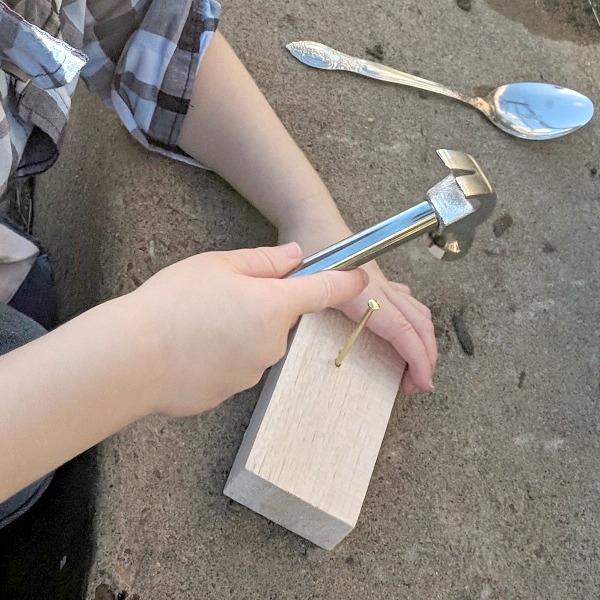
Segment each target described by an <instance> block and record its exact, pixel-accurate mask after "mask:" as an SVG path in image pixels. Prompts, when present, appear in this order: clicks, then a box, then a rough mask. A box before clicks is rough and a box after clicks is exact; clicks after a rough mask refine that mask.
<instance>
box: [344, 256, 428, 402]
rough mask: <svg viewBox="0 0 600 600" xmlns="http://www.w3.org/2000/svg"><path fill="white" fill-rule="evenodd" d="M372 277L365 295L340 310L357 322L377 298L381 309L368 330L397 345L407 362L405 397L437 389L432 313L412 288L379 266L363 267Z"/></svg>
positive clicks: (372, 264) (367, 265) (372, 319)
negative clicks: (394, 279)
mask: <svg viewBox="0 0 600 600" xmlns="http://www.w3.org/2000/svg"><path fill="white" fill-rule="evenodd" d="M362 268H363V269H364V270H365V271H366V272H367V273H368V274H369V285H368V286H367V287H366V288H365V289H364V290H363V292H362V293H361V294H360V295H359V296H357V297H356V298H353V299H352V300H350V301H348V302H346V303H345V304H343V305H342V306H340V307H339V308H340V309H341V310H343V311H344V313H345V314H346V315H347V316H348V317H350V318H351V319H353V320H355V321H357V320H359V319H360V318H361V316H362V315H363V314H364V312H365V310H366V308H367V302H368V300H369V299H370V298H374V299H375V300H377V302H379V306H380V309H379V310H378V311H376V312H375V313H373V315H372V316H371V318H370V319H369V321H368V324H367V327H368V328H369V329H371V330H372V331H374V332H375V333H376V334H377V335H379V336H381V337H382V338H384V339H386V340H387V341H388V342H390V343H391V344H392V346H394V348H395V349H396V351H397V352H398V354H399V355H400V356H401V357H402V359H403V360H404V361H405V362H406V363H407V368H406V371H405V372H404V376H403V377H402V383H401V388H402V391H403V392H404V393H405V394H409V395H410V394H412V393H414V392H416V391H417V390H423V391H429V390H431V389H433V385H432V376H433V371H434V369H435V364H436V362H437V356H438V354H437V342H436V339H435V333H434V329H433V323H432V321H431V311H430V310H429V309H428V308H427V307H426V306H425V305H424V304H421V303H420V302H419V301H418V300H417V299H416V298H414V297H413V296H412V295H411V293H410V289H409V288H408V286H406V285H404V284H402V283H395V282H393V281H389V280H388V279H386V277H385V275H384V274H383V273H382V271H381V269H380V268H379V267H378V266H377V263H375V262H370V263H368V264H366V265H364V266H363V267H362Z"/></svg>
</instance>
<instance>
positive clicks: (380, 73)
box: [286, 42, 475, 106]
mask: <svg viewBox="0 0 600 600" xmlns="http://www.w3.org/2000/svg"><path fill="white" fill-rule="evenodd" d="M286 48H287V49H288V50H289V51H290V53H291V54H292V56H294V57H295V58H297V59H298V60H299V61H300V62H302V63H304V64H305V65H308V66H309V67H314V68H316V69H326V70H329V71H351V72H353V73H358V74H359V75H364V76H365V77H371V78H373V79H379V80H381V81H389V82H391V83H398V84H400V85H408V86H411V87H415V88H419V89H423V90H427V91H429V92H435V93H436V94H442V95H443V96H449V97H450V98H454V99H455V100H460V101H461V102H464V103H465V104H470V105H471V106H474V105H475V99H474V98H470V97H468V96H465V95H464V94H460V93H459V92H455V91H454V90H451V89H450V88H447V87H446V86H445V85H441V84H440V83H435V81H429V80H428V79H423V78H422V77H416V76H415V75H410V74H409V73H403V72H402V71H397V70H396V69H392V68H391V67H386V66H385V65H380V64H378V63H375V62H372V61H370V60H364V59H362V58H356V57H354V56H349V55H347V54H344V53H343V52H338V51H337V50H334V49H333V48H330V47H329V46H325V45H324V44H320V43H319V42H292V43H291V44H288V45H287V46H286Z"/></svg>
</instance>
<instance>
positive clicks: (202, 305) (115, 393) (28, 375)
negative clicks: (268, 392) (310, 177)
mask: <svg viewBox="0 0 600 600" xmlns="http://www.w3.org/2000/svg"><path fill="white" fill-rule="evenodd" d="M299 261H300V249H299V248H298V246H297V245H295V244H289V245H287V246H281V247H277V248H258V249H255V250H236V251H233V252H212V253H208V254H201V255H197V256H193V257H191V258H188V259H186V260H183V261H181V262H179V263H176V264H174V265H171V266H170V267H167V268H166V269H164V270H163V271H160V272H159V273H157V274H156V275H154V276H153V277H151V278H150V279H149V280H148V281H147V282H146V283H144V284H143V285H142V286H141V287H140V288H138V289H137V290H136V291H135V292H132V293H131V294H128V295H126V296H123V297H121V298H117V299H115V300H111V301H110V302H106V303H104V304H101V305H100V306H97V307H96V308H93V309H92V310H90V311H88V312H86V313H84V314H82V315H80V316H79V317H76V318H75V319H73V320H72V321H69V322H68V323H66V324H65V325H63V326H61V327H59V328H58V329H55V330H54V331H52V332H50V333H48V334H46V335H44V336H42V337H41V338H39V339H37V340H35V341H33V342H31V343H29V344H26V345H25V346H22V347H21V348H18V349H16V350H13V351H12V352H9V353H8V354H5V355H4V356H2V357H0V399H1V404H2V414H1V417H0V502H2V501H3V500H5V499H6V498H8V497H10V496H11V495H13V494H14V493H16V492H18V491H19V490H21V489H23V488H24V487H25V486H27V485H28V484H29V483H31V482H32V481H35V480H36V479H38V478H39V477H41V476H43V475H44V474H46V473H48V472H50V471H51V470H53V469H55V468H56V467H58V466H59V465H61V464H63V463H64V462H66V461H67V460H69V459H70V458H72V457H73V456H76V455H77V454H79V453H80V452H82V451H83V450H85V449H87V448H89V447H91V446H93V445H94V444H96V443H97V442H99V441H101V440H102V439H104V438H106V437H108V436H109V435H111V434H113V433H115V432H116V431H117V430H119V429H121V428H122V427H125V426H126V425H128V424H129V423H132V422H133V421H135V420H136V419H138V418H140V417H143V416H144V415H147V414H149V413H152V412H159V413H165V414H169V415H175V416H184V415H191V414H196V413H199V412H202V411H204V410H207V409H209V408H212V407H214V406H216V405H217V404H218V403H219V402H222V401H223V400H225V398H227V397H229V396H231V395H233V394H235V393H237V392H239V391H241V390H243V389H246V388H248V387H251V386H252V385H254V384H256V383H257V382H258V381H259V379H260V377H261V375H262V373H263V372H264V370H265V369H266V368H267V367H269V366H270V365H272V364H274V363H275V362H277V361H278V360H279V359H280V358H281V357H282V356H283V354H284V352H285V349H286V344H287V338H288V333H289V330H290V328H291V327H292V326H293V325H294V323H295V322H296V321H297V320H298V317H299V316H300V315H301V314H303V313H305V312H313V311H318V310H322V309H323V308H325V307H328V306H333V305H336V304H339V303H340V302H344V301H346V300H348V299H349V298H351V297H353V296H356V295H357V294H358V293H360V291H361V290H362V289H363V288H364V286H365V285H366V283H367V278H366V274H365V273H364V271H361V270H358V271H356V272H352V273H319V274H317V275H313V276H310V277H306V278H304V280H303V281H300V279H299V278H298V279H287V280H285V279H281V277H283V275H285V274H286V273H288V272H289V271H290V270H292V269H293V268H294V267H296V266H297V265H298V263H299ZM257 340H260V344H257V342H256V341H257Z"/></svg>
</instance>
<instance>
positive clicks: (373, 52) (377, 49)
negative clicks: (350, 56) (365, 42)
mask: <svg viewBox="0 0 600 600" xmlns="http://www.w3.org/2000/svg"><path fill="white" fill-rule="evenodd" d="M365 52H366V53H367V54H368V55H369V56H372V57H373V58H374V59H375V60H379V61H382V60H383V59H384V58H385V50H384V49H383V44H382V43H381V42H377V43H376V44H375V45H374V46H370V47H369V46H367V47H366V48H365Z"/></svg>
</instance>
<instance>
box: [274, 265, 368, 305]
mask: <svg viewBox="0 0 600 600" xmlns="http://www.w3.org/2000/svg"><path fill="white" fill-rule="evenodd" d="M282 283H283V284H284V285H285V288H284V289H285V291H286V292H287V293H288V295H289V301H290V306H292V307H294V308H295V309H296V310H297V312H298V314H304V313H310V312H318V311H320V310H323V309H325V308H328V307H332V306H338V305H340V304H344V302H348V301H349V300H352V298H355V297H356V296H358V295H359V294H360V293H361V292H362V291H363V290H364V289H365V288H366V287H367V285H368V283H369V276H368V275H367V272H366V271H363V269H354V270H352V271H323V272H322V273H316V274H314V275H305V276H303V277H296V278H293V279H285V280H284V281H282Z"/></svg>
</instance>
